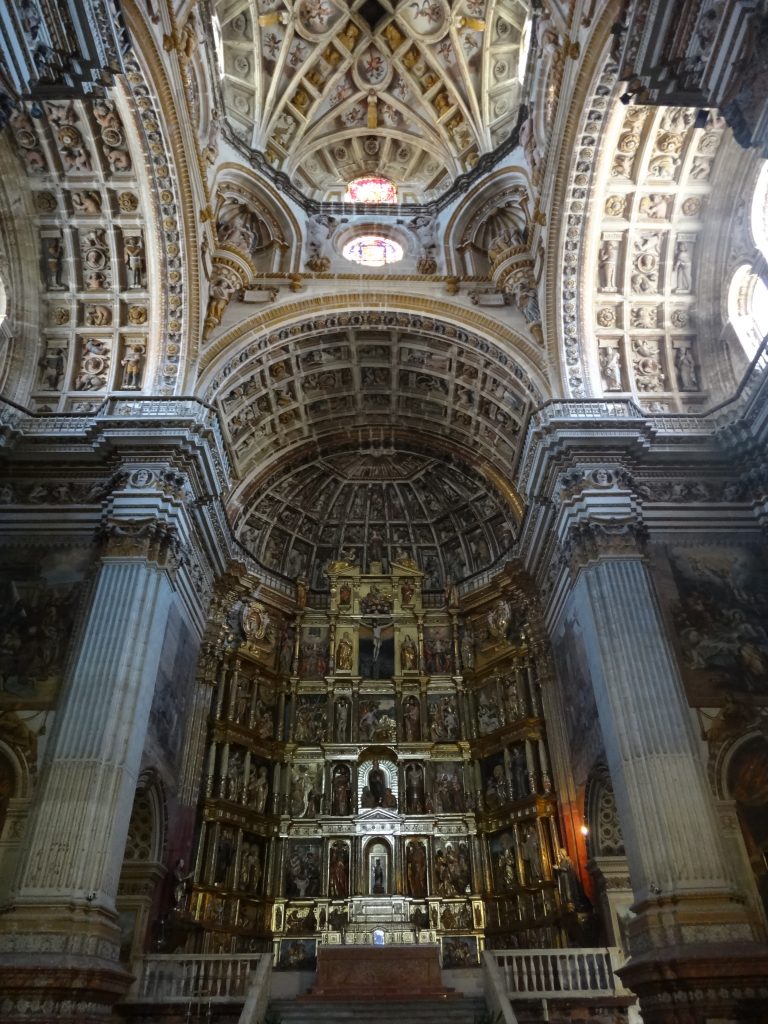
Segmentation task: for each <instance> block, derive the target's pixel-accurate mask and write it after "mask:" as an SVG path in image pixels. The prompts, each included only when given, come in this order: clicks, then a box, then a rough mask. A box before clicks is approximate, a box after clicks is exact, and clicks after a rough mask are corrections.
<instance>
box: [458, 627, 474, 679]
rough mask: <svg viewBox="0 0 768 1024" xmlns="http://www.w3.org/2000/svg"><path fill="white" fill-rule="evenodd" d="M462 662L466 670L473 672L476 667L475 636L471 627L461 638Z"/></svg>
mask: <svg viewBox="0 0 768 1024" xmlns="http://www.w3.org/2000/svg"><path fill="white" fill-rule="evenodd" d="M461 664H462V666H463V667H464V671H465V672H471V671H472V669H473V668H474V667H475V637H474V634H473V632H472V630H471V629H470V628H469V627H467V628H466V629H465V630H464V635H463V636H462V638H461Z"/></svg>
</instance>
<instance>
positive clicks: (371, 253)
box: [342, 235, 403, 267]
mask: <svg viewBox="0 0 768 1024" xmlns="http://www.w3.org/2000/svg"><path fill="white" fill-rule="evenodd" d="M342 255H343V256H344V259H345V260H352V261H353V262H354V263H361V264H362V265H363V266H364V267H383V266H384V265H385V264H387V263H397V261H398V260H401V259H402V258H403V247H402V245H398V243H397V242H395V241H393V240H392V239H391V238H384V237H383V236H382V235H358V237H357V238H353V239H352V241H351V242H347V244H346V245H345V246H344V248H343V249H342Z"/></svg>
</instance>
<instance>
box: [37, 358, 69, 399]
mask: <svg viewBox="0 0 768 1024" xmlns="http://www.w3.org/2000/svg"><path fill="white" fill-rule="evenodd" d="M65 364H66V359H65V353H64V349H63V348H49V349H48V350H47V351H46V353H45V355H44V356H43V358H42V359H41V360H40V364H39V365H40V368H41V370H42V377H43V387H44V388H45V389H46V390H47V391H59V390H60V389H61V384H62V381H63V380H64V369H65Z"/></svg>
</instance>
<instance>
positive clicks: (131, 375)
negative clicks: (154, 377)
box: [120, 342, 144, 390]
mask: <svg viewBox="0 0 768 1024" xmlns="http://www.w3.org/2000/svg"><path fill="white" fill-rule="evenodd" d="M143 364H144V345H143V344H141V343H140V342H133V343H131V344H128V345H126V347H125V356H124V357H123V358H122V359H121V360H120V365H121V366H122V367H123V387H124V388H125V389H126V390H136V389H137V388H139V387H141V370H142V366H143Z"/></svg>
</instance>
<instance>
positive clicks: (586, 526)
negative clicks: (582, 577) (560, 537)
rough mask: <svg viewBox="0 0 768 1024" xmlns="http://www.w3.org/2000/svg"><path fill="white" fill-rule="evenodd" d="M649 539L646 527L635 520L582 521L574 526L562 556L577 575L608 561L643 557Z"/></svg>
mask: <svg viewBox="0 0 768 1024" xmlns="http://www.w3.org/2000/svg"><path fill="white" fill-rule="evenodd" d="M647 537H648V529H647V527H646V526H645V524H644V523H642V522H640V521H639V520H638V519H636V518H635V517H627V518H615V519H605V520H600V521H597V520H590V519H588V520H582V521H579V522H576V523H574V525H573V526H572V527H571V529H570V531H569V533H568V536H567V538H566V542H565V548H564V552H563V555H564V558H565V561H566V563H567V564H568V566H569V568H570V570H571V572H578V571H579V570H580V569H584V568H586V567H587V566H589V565H594V564H595V563H596V562H600V561H602V560H604V559H608V558H642V557H643V556H644V555H645V545H646V540H647Z"/></svg>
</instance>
